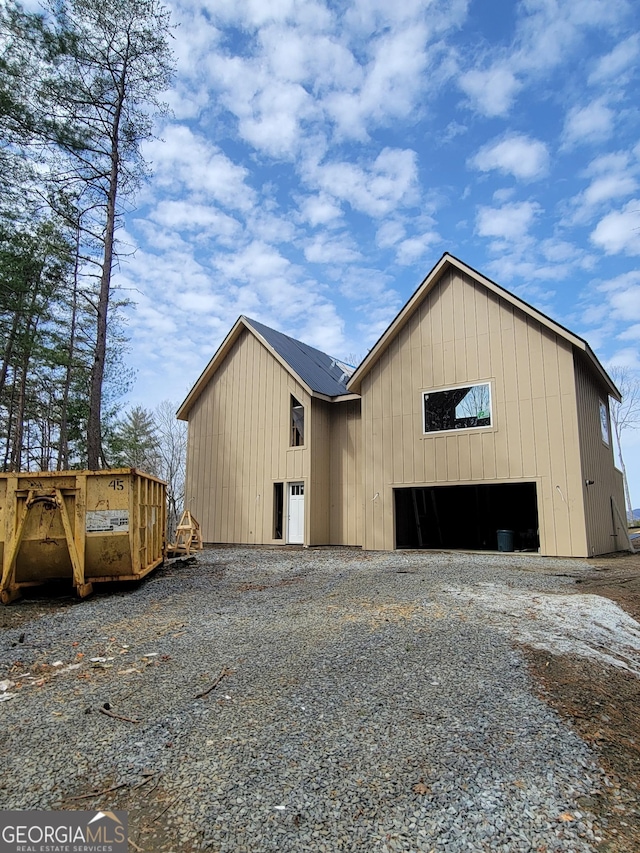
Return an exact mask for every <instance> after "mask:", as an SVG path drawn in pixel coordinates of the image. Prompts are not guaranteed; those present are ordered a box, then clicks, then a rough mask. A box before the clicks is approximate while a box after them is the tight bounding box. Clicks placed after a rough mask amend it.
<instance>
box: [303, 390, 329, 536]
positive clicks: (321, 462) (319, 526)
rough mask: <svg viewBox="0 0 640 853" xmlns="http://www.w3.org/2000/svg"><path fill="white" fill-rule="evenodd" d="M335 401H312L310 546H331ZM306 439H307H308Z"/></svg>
mask: <svg viewBox="0 0 640 853" xmlns="http://www.w3.org/2000/svg"><path fill="white" fill-rule="evenodd" d="M330 407H331V404H330V403H328V402H325V401H324V400H312V402H311V424H310V426H311V435H312V438H313V453H312V454H311V460H310V461H311V468H310V478H309V488H308V495H309V501H310V503H309V507H310V508H311V511H310V512H308V513H307V521H308V524H309V535H308V537H307V542H308V543H309V545H328V544H329V543H330V540H331V533H330V518H329V507H330V490H331V464H330V454H331V413H330V411H329V410H330ZM305 441H306V439H305Z"/></svg>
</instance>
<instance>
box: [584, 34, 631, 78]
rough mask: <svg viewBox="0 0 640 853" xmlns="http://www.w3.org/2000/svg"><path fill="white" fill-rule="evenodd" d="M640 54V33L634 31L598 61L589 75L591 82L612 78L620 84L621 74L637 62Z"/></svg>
mask: <svg viewBox="0 0 640 853" xmlns="http://www.w3.org/2000/svg"><path fill="white" fill-rule="evenodd" d="M639 54H640V35H638V33H634V34H633V35H632V36H629V38H627V39H625V40H624V41H621V42H620V43H619V44H617V45H616V46H615V47H614V49H613V50H612V51H611V52H610V53H608V54H607V55H606V56H603V57H602V58H601V59H600V60H599V61H598V63H597V64H596V67H595V68H594V69H593V71H592V72H591V74H590V75H589V83H591V84H594V83H603V82H606V81H608V80H611V81H613V82H616V83H617V84H618V85H619V84H620V82H621V81H620V77H621V75H623V73H624V72H625V71H626V70H627V69H631V68H632V66H633V65H635V64H636V61H637V59H638V55H639Z"/></svg>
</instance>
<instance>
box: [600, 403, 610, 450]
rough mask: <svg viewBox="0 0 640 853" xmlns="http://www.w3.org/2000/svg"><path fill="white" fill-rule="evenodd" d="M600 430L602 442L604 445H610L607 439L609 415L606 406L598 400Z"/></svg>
mask: <svg viewBox="0 0 640 853" xmlns="http://www.w3.org/2000/svg"><path fill="white" fill-rule="evenodd" d="M600 430H601V432H602V440H603V441H604V443H605V444H607V445H608V444H609V443H610V438H609V413H608V411H607V404H606V403H604V402H603V401H602V400H600Z"/></svg>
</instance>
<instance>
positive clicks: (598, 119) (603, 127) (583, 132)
mask: <svg viewBox="0 0 640 853" xmlns="http://www.w3.org/2000/svg"><path fill="white" fill-rule="evenodd" d="M614 120H615V113H614V112H613V110H612V109H610V108H609V107H608V106H607V104H606V102H605V101H604V99H603V98H598V99H597V100H595V101H592V102H591V103H590V104H587V106H586V107H580V106H575V107H572V108H571V109H570V110H569V112H568V114H567V117H566V120H565V124H564V129H563V131H562V142H563V145H564V146H565V147H567V148H572V147H575V146H576V145H585V144H590V143H597V142H602V141H604V140H606V139H609V137H610V136H611V135H612V133H613V127H614Z"/></svg>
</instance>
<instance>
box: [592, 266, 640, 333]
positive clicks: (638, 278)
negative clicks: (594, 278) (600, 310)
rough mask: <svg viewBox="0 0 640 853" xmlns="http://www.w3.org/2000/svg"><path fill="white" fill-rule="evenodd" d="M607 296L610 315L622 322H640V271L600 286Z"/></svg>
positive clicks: (600, 289) (626, 274)
mask: <svg viewBox="0 0 640 853" xmlns="http://www.w3.org/2000/svg"><path fill="white" fill-rule="evenodd" d="M598 291H599V292H600V293H604V294H606V297H607V302H608V304H609V313H612V314H614V315H615V316H616V317H617V318H618V319H621V320H630V321H635V320H640V271H632V272H628V273H623V274H622V275H618V276H616V277H615V278H612V279H610V280H609V281H605V282H603V283H602V284H600V285H599V286H598Z"/></svg>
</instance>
